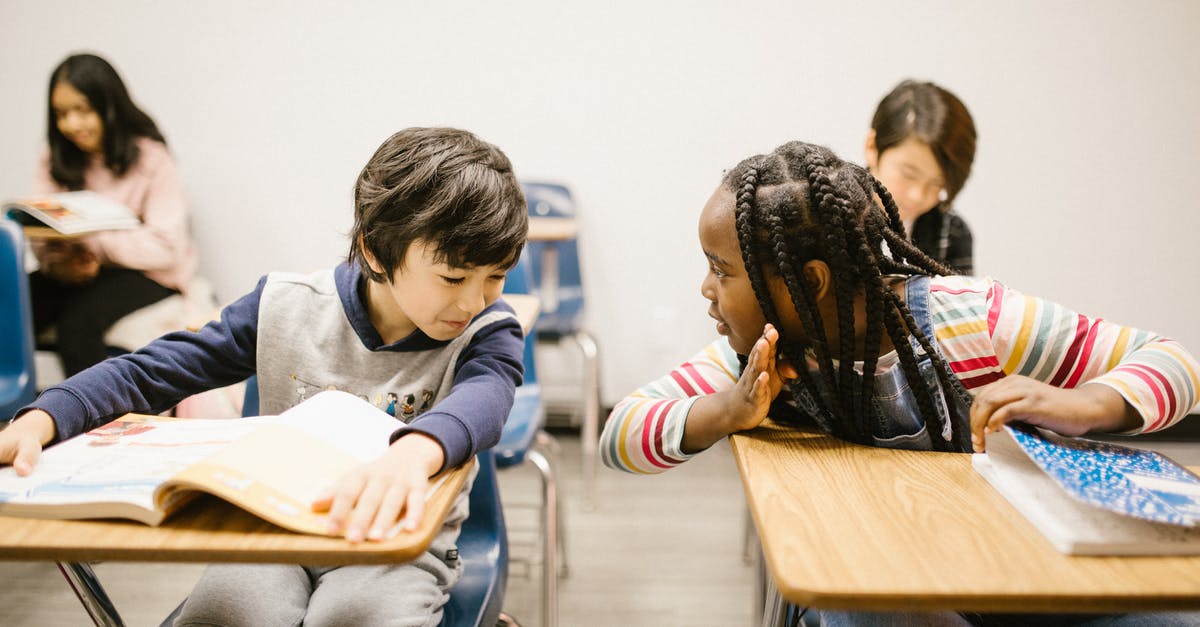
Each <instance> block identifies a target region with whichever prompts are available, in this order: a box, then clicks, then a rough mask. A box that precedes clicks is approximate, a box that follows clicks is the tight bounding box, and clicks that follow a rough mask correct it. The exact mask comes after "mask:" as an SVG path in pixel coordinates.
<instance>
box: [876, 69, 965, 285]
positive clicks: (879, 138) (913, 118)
mask: <svg viewBox="0 0 1200 627" xmlns="http://www.w3.org/2000/svg"><path fill="white" fill-rule="evenodd" d="M864 153H865V156H866V163H867V167H868V168H870V170H871V174H874V175H875V176H876V177H878V178H879V180H880V181H882V182H883V184H884V185H885V186H886V187H887V188H888V190H889V191H890V192H891V193H892V196H893V198H894V199H895V201H896V208H897V209H899V210H900V219H901V220H902V221H903V222H904V228H905V230H907V231H908V233H909V237H910V239H911V240H912V242H913V243H914V244H916V246H917V248H920V249H921V251H922V252H924V253H925V254H927V255H929V256H930V257H932V258H933V259H934V260H936V261H938V262H940V263H943V264H945V265H947V266H949V267H950V268H952V269H953V270H954V271H955V272H957V273H960V274H972V273H973V272H974V259H973V251H972V240H971V229H969V228H967V223H966V221H964V220H963V219H962V217H961V216H959V215H958V214H957V213H955V212H954V210H953V208H952V207H953V205H954V198H955V197H956V196H958V192H960V191H961V190H962V188H963V185H965V184H966V182H967V177H968V176H970V175H971V163H972V162H973V161H974V160H975V122H974V121H973V120H972V119H971V113H970V112H969V111H967V107H966V105H964V104H963V103H962V101H961V100H959V99H958V97H956V96H955V95H954V94H952V93H950V92H949V91H947V90H946V89H944V88H942V87H940V86H938V85H935V84H933V83H922V82H917V81H911V80H906V81H903V82H901V83H900V84H899V85H896V87H895V88H894V89H892V91H891V92H889V93H888V95H886V96H884V97H883V100H881V101H879V106H878V107H877V108H876V109H875V115H874V116H873V117H872V118H871V130H870V131H868V132H867V141H866V147H865V149H864Z"/></svg>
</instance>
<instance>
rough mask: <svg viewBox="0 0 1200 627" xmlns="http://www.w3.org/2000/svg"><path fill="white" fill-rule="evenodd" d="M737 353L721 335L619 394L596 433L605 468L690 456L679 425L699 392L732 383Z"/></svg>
mask: <svg viewBox="0 0 1200 627" xmlns="http://www.w3.org/2000/svg"><path fill="white" fill-rule="evenodd" d="M740 368H741V366H740V365H739V364H738V359H737V355H736V354H735V353H734V352H733V349H732V348H730V346H729V342H728V341H726V340H725V338H721V339H719V340H717V341H715V342H713V343H712V344H709V345H708V346H707V347H706V348H705V349H704V350H702V351H700V352H699V353H697V354H696V355H695V356H694V357H692V358H691V359H690V360H688V361H686V362H684V363H683V364H681V365H679V366H677V367H676V368H675V369H674V370H672V371H671V372H670V373H668V374H667V375H666V376H664V377H662V378H660V379H658V380H656V381H652V382H650V383H648V384H646V385H643V386H642V387H640V388H638V389H637V390H636V391H635V392H633V393H632V394H630V395H629V396H626V397H625V398H623V399H621V401H620V402H618V403H617V404H616V406H614V407H613V410H612V413H611V414H609V416H608V422H606V423H605V425H604V432H603V433H602V434H601V435H600V458H601V459H602V460H604V464H605V465H606V466H608V467H610V468H615V469H617V470H624V471H626V472H632V473H639V474H655V473H660V472H663V471H664V470H669V469H671V468H674V467H675V466H678V465H679V464H682V463H683V462H685V461H687V460H688V459H690V458H691V457H692V456H693V455H694V454H693V455H688V454H686V453H684V452H683V451H682V450H681V442H682V441H683V427H684V424H685V423H686V422H687V415H688V412H689V411H690V410H691V408H692V404H693V403H695V402H696V399H698V398H700V397H701V396H705V395H708V394H713V393H715V392H719V391H721V390H725V389H728V388H730V387H733V385H734V383H736V382H737V376H738V371H739V370H740Z"/></svg>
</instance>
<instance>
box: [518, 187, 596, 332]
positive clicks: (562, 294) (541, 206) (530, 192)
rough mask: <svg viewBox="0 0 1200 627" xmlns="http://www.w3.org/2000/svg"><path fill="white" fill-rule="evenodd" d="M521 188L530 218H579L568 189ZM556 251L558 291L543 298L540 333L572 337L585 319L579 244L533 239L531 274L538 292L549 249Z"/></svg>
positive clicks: (553, 256)
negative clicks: (550, 304)
mask: <svg viewBox="0 0 1200 627" xmlns="http://www.w3.org/2000/svg"><path fill="white" fill-rule="evenodd" d="M521 189H522V191H524V193H525V203H526V205H527V206H528V210H529V215H530V216H533V217H550V218H575V217H577V216H576V207H575V200H574V199H573V198H572V196H571V191H570V190H569V189H567V187H566V186H564V185H560V184H557V183H546V182H535V181H523V182H522V183H521ZM548 248H553V250H554V253H555V254H553V255H550V258H552V259H554V260H556V262H557V268H556V277H557V280H556V282H557V285H558V287H557V290H556V294H554V295H553V296H550V295H541V296H542V298H543V303H544V304H546V303H553V304H554V306H553V307H551V306H549V305H548V304H547V305H546V306H545V307H544V308H543V310H542V313H541V314H540V315H539V316H538V321H537V326H536V330H537V331H538V333H539V334H552V335H570V334H572V333H574V332H576V331H578V330H579V328H580V326H581V325H582V316H583V276H582V273H581V271H580V264H579V241H578V239H577V238H571V239H567V240H560V241H537V240H530V241H529V242H528V243H527V244H526V246H525V249H526V250H528V251H529V262H530V275H531V279H532V283H531V284H530V285H532V286H533V288H534V293H537V286H540V285H541V284H542V277H543V275H544V274H545V272H546V271H547V269H546V268H543V267H542V265H543V263H544V261H543V260H544V259H546V257H547V255H546V254H545V252H546V249H548Z"/></svg>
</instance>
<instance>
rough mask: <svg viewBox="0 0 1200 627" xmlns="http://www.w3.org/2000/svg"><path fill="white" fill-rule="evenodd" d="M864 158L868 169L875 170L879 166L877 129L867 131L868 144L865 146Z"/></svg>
mask: <svg viewBox="0 0 1200 627" xmlns="http://www.w3.org/2000/svg"><path fill="white" fill-rule="evenodd" d="M863 159H864V161H865V162H866V164H867V169H868V170H870V171H872V172H874V171H875V169H876V168H878V167H879V148H878V147H876V146H875V129H871V130H869V131H867V141H866V145H864V146H863Z"/></svg>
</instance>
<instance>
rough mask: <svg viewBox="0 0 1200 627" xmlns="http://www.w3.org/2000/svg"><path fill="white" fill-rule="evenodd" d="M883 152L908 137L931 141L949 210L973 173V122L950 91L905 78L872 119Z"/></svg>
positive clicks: (879, 146) (880, 149)
mask: <svg viewBox="0 0 1200 627" xmlns="http://www.w3.org/2000/svg"><path fill="white" fill-rule="evenodd" d="M871 128H872V129H873V130H874V131H875V148H876V149H877V150H878V151H879V154H880V155H883V153H884V152H885V151H886V150H888V149H889V148H892V147H894V146H896V145H898V144H900V143H902V142H904V141H905V140H906V139H909V138H910V137H911V138H916V139H918V140H920V141H921V142H923V143H925V144H928V145H929V148H930V150H932V151H933V157H934V159H936V160H937V162H938V167H940V168H941V169H942V174H943V176H945V179H946V199H945V200H944V201H942V203H941V207H942V209H943V210H945V209H946V208H948V207H949V206H950V205H951V204H952V203H953V202H954V198H955V197H956V196H958V192H960V191H962V188H963V185H965V184H966V183H967V178H968V177H969V176H971V164H972V163H973V162H974V161H975V140H976V135H975V121H974V120H973V119H971V113H970V112H969V111H967V106H966V105H964V104H963V103H962V101H961V100H959V99H958V96H955V95H954V94H952V93H950V91H949V90H947V89H945V88H944V87H941V86H939V85H936V84H934V83H929V82H918V81H913V80H906V81H902V82H901V83H900V84H899V85H896V87H895V88H894V89H892V91H891V92H889V93H888V95H886V96H884V97H883V100H881V101H879V106H878V107H877V108H876V109H875V115H874V117H872V118H871Z"/></svg>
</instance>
